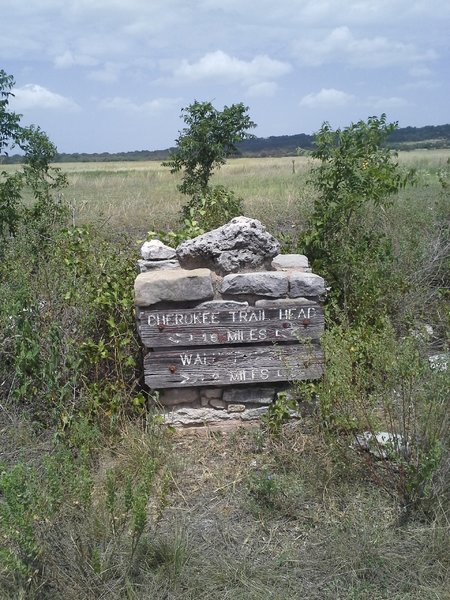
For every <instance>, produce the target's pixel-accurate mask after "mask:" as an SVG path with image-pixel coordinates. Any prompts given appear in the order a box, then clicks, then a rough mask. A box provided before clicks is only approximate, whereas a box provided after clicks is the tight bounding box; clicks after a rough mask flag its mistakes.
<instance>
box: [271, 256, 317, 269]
mask: <svg viewBox="0 0 450 600" xmlns="http://www.w3.org/2000/svg"><path fill="white" fill-rule="evenodd" d="M272 268H273V269H276V270H277V271H286V270H288V269H296V270H298V271H307V270H310V269H309V262H308V259H307V257H306V256H305V255H304V254H278V255H277V256H275V258H274V259H273V261H272Z"/></svg>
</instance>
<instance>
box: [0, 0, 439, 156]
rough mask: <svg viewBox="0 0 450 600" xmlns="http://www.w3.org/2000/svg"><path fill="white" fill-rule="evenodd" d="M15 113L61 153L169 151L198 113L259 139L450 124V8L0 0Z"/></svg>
mask: <svg viewBox="0 0 450 600" xmlns="http://www.w3.org/2000/svg"><path fill="white" fill-rule="evenodd" d="M0 15H1V35H0V69H3V70H4V71H6V73H8V74H10V75H13V76H14V79H15V87H14V94H15V98H13V99H11V102H10V108H11V109H13V110H15V111H16V112H19V113H21V114H22V115H23V118H22V123H23V124H26V125H28V124H31V123H34V124H36V125H39V126H40V127H41V128H42V129H43V130H44V131H46V133H47V134H48V135H49V137H50V139H51V140H52V141H53V142H54V143H55V144H56V145H57V147H58V150H59V151H60V152H69V153H71V152H90V153H93V152H125V151H133V150H156V149H164V148H168V147H170V146H173V145H174V143H175V139H176V138H177V136H178V134H179V131H180V130H182V128H183V126H184V123H183V121H182V119H181V118H180V114H181V108H182V107H186V106H188V105H189V104H191V103H192V102H194V100H198V101H209V102H212V103H213V105H214V106H215V107H216V108H217V109H218V110H222V109H223V107H224V106H225V105H227V106H229V105H230V104H233V103H237V102H243V103H244V104H245V105H246V106H248V107H249V111H248V112H249V115H250V117H251V119H252V120H253V121H255V122H256V123H257V125H258V127H257V129H255V130H253V133H254V134H255V135H257V136H258V137H268V136H271V135H291V134H296V133H313V132H315V131H317V130H318V129H319V128H320V126H321V125H322V123H323V122H324V121H328V122H329V123H330V124H331V126H332V127H345V126H347V125H349V124H350V123H352V122H355V121H358V120H360V119H366V118H367V117H368V116H372V115H380V114H381V113H383V112H384V113H386V114H387V117H388V120H389V121H398V123H399V126H400V127H406V126H415V127H421V126H424V125H441V124H445V123H449V122H450V114H449V113H450V102H449V98H450V94H449V92H450V34H449V32H450V0H0Z"/></svg>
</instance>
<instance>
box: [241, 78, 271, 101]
mask: <svg viewBox="0 0 450 600" xmlns="http://www.w3.org/2000/svg"><path fill="white" fill-rule="evenodd" d="M277 89H278V84H277V83H275V82H274V81H261V82H260V83H254V84H253V85H251V86H250V87H249V88H248V89H247V96H249V97H251V98H261V97H271V96H274V95H275V93H276V91H277Z"/></svg>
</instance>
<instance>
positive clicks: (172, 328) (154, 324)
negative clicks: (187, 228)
mask: <svg viewBox="0 0 450 600" xmlns="http://www.w3.org/2000/svg"><path fill="white" fill-rule="evenodd" d="M323 329H324V315H323V310H322V307H321V306H320V305H319V304H317V303H316V302H305V303H304V304H294V303H293V304H292V305H287V304H286V305H283V306H277V307H270V308H257V307H256V308H255V307H249V308H244V309H230V310H227V309H220V310H213V309H207V310H206V309H173V310H163V311H151V310H142V311H141V313H140V315H139V330H140V335H141V339H142V342H143V344H144V345H145V346H147V348H170V347H183V346H187V347H191V346H217V345H227V344H264V343H270V342H293V341H298V340H300V339H304V338H308V339H312V340H318V339H319V338H320V336H321V334H322V332H323Z"/></svg>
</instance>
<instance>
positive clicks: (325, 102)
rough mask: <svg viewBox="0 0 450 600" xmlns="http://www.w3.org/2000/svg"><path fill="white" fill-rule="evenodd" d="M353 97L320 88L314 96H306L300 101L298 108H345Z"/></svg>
mask: <svg viewBox="0 0 450 600" xmlns="http://www.w3.org/2000/svg"><path fill="white" fill-rule="evenodd" d="M354 100H355V96H353V95H352V94H347V93H346V92H342V91H341V90H336V89H334V88H322V89H321V90H320V92H317V93H316V94H307V95H306V96H303V98H302V99H301V100H300V106H306V107H307V108H331V107H342V106H347V105H348V104H350V102H354Z"/></svg>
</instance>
